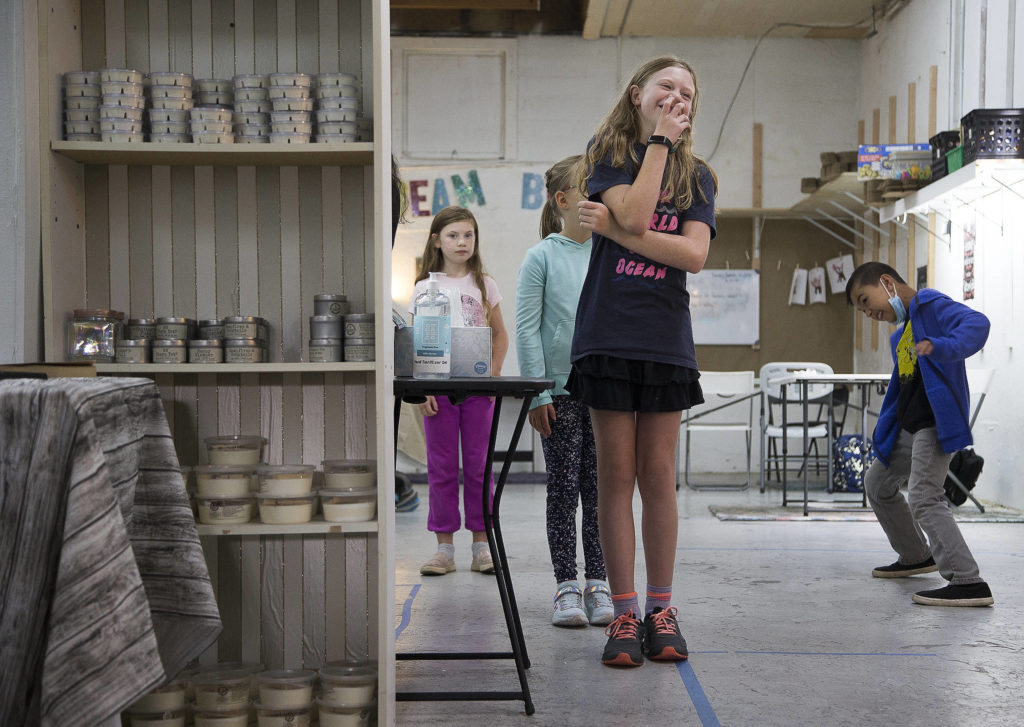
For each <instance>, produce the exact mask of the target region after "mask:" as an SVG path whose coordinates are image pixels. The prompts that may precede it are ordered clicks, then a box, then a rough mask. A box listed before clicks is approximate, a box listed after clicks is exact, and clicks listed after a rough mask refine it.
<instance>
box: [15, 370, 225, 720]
mask: <svg viewBox="0 0 1024 727" xmlns="http://www.w3.org/2000/svg"><path fill="white" fill-rule="evenodd" d="M220 629H221V624H220V615H219V613H218V611H217V604H216V601H215V600H214V595H213V589H212V587H211V584H210V577H209V572H208V571H207V568H206V561H205V559H204V557H203V551H202V548H201V547H200V545H199V538H198V536H197V534H196V528H195V521H194V520H193V518H192V512H191V509H190V508H189V504H188V497H187V495H186V493H185V486H184V483H183V481H182V477H181V469H180V467H179V466H178V459H177V455H176V454H175V450H174V443H173V441H172V440H171V434H170V431H169V429H168V427H167V419H166V417H165V416H164V410H163V405H162V403H161V401H160V395H159V392H158V390H157V388H156V386H155V384H154V383H153V382H152V381H150V380H149V379H128V378H92V379H74V378H61V379H51V380H48V381H43V380H28V379H24V380H7V381H0V725H33V724H43V725H83V726H85V725H93V724H96V723H99V722H101V721H103V720H105V719H108V718H109V717H110V716H112V715H115V714H117V712H118V711H120V710H121V709H123V708H124V707H126V706H127V705H129V704H131V703H132V702H133V701H135V699H137V698H138V697H140V696H142V695H143V694H145V693H146V692H147V691H149V690H150V689H152V688H154V687H156V686H159V685H160V684H162V683H163V682H165V681H167V680H168V679H169V678H171V677H173V676H175V675H176V674H177V673H178V672H179V671H181V670H182V668H184V667H185V666H186V664H187V663H188V662H190V661H191V660H193V659H194V658H196V657H197V656H199V654H201V653H202V652H203V651H204V650H205V649H206V648H207V647H209V646H210V644H212V643H213V641H214V640H215V639H216V638H217V636H218V635H219V633H220Z"/></svg>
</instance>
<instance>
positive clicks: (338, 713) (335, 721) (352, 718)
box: [317, 700, 374, 727]
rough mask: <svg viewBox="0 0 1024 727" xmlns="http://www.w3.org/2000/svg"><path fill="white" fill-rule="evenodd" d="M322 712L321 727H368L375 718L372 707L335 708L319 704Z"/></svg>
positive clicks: (322, 703)
mask: <svg viewBox="0 0 1024 727" xmlns="http://www.w3.org/2000/svg"><path fill="white" fill-rule="evenodd" d="M317 704H318V709H319V712H320V727H367V725H369V724H370V717H372V716H373V711H374V708H373V706H372V705H368V706H366V707H333V706H331V705H329V704H324V702H323V700H320V701H319V702H317Z"/></svg>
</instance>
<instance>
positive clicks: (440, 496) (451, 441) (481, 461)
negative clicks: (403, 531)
mask: <svg viewBox="0 0 1024 727" xmlns="http://www.w3.org/2000/svg"><path fill="white" fill-rule="evenodd" d="M493 411H494V402H493V401H491V400H490V398H489V397H486V396H471V397H470V398H468V399H466V400H465V401H464V402H462V403H461V404H452V403H451V402H450V401H449V400H448V397H446V396H439V397H437V414H435V415H434V416H432V417H423V430H424V433H425V434H426V438H427V482H428V483H429V486H430V513H429V515H427V530H429V531H430V532H432V533H454V532H456V531H457V530H458V529H459V527H460V525H461V518H460V515H459V439H460V435H461V439H462V469H463V481H464V486H463V496H462V497H463V507H465V509H466V529H467V530H472V531H475V532H479V531H482V530H483V529H484V511H483V479H484V465H485V464H486V462H487V444H488V440H489V438H490V435H491V414H492V413H493ZM489 492H490V494H491V496H492V497H493V496H494V477H493V476H492V477H491V481H490V487H489Z"/></svg>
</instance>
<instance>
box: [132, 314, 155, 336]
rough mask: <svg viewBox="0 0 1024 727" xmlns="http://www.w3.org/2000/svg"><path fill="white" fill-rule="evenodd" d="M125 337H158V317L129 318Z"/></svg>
mask: <svg viewBox="0 0 1024 727" xmlns="http://www.w3.org/2000/svg"><path fill="white" fill-rule="evenodd" d="M124 327H125V338H131V339H134V340H138V339H140V338H144V339H146V340H147V341H151V340H153V339H154V338H156V318H129V319H128V320H127V321H125V324H124Z"/></svg>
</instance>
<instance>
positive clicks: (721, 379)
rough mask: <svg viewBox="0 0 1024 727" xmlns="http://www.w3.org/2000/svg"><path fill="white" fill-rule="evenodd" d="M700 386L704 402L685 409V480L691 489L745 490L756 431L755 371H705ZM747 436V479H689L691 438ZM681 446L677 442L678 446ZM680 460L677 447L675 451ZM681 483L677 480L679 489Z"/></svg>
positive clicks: (748, 479) (747, 483) (683, 422)
mask: <svg viewBox="0 0 1024 727" xmlns="http://www.w3.org/2000/svg"><path fill="white" fill-rule="evenodd" d="M700 388H701V390H702V391H703V392H704V403H703V404H700V405H698V406H695V407H693V408H692V409H689V410H687V411H685V412H683V421H682V426H683V438H684V439H685V441H686V445H685V446H686V456H685V462H686V464H685V465H684V468H683V481H684V482H686V486H687V487H689V488H690V489H692V490H714V489H722V490H726V489H728V490H732V489H736V490H745V489H746V488H747V487H749V486H750V450H751V439H752V437H753V431H754V397H755V396H757V394H756V393H755V392H754V372H753V371H702V372H701V374H700ZM724 432H731V433H740V434H743V435H744V438H745V440H746V447H747V479H746V480H745V481H744V482H735V483H728V482H719V483H714V482H693V481H691V479H690V438H691V436H692V435H694V434H697V433H702V434H707V433H711V434H721V433H724ZM678 446H679V445H677V448H678ZM676 459H677V461H678V450H677V453H676ZM678 486H679V483H678V482H677V483H676V487H677V489H678Z"/></svg>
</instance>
